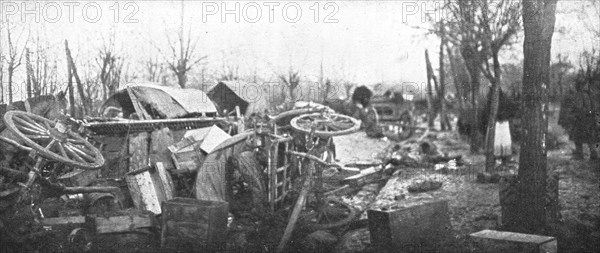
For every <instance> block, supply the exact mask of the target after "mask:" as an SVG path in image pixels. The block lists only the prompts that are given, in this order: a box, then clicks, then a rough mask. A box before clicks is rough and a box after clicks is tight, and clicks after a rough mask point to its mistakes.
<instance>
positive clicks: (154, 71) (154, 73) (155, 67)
mask: <svg viewBox="0 0 600 253" xmlns="http://www.w3.org/2000/svg"><path fill="white" fill-rule="evenodd" d="M144 65H145V67H146V74H147V75H148V77H147V79H148V81H150V82H157V83H158V82H160V81H161V80H160V78H161V76H162V75H163V73H164V70H165V68H164V65H163V64H162V63H160V61H159V60H158V58H156V57H149V58H148V60H146V62H145V63H144Z"/></svg>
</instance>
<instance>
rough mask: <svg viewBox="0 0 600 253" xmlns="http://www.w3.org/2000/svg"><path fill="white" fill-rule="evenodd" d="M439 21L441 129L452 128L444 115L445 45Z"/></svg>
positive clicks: (444, 36) (443, 29)
mask: <svg viewBox="0 0 600 253" xmlns="http://www.w3.org/2000/svg"><path fill="white" fill-rule="evenodd" d="M441 22H442V23H440V38H441V41H440V52H439V62H440V69H439V76H440V85H439V91H438V101H439V102H440V126H441V128H442V129H441V130H442V131H445V130H452V126H451V125H450V121H449V120H448V115H446V73H445V72H444V47H445V46H446V35H445V34H446V29H445V27H444V23H443V21H441Z"/></svg>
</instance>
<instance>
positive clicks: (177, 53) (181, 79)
mask: <svg viewBox="0 0 600 253" xmlns="http://www.w3.org/2000/svg"><path fill="white" fill-rule="evenodd" d="M183 10H184V4H183V1H181V23H180V25H179V32H178V33H177V39H176V40H175V41H172V40H171V38H170V37H169V33H167V32H165V37H166V38H167V42H168V44H169V47H170V49H171V53H170V54H169V55H167V54H166V53H163V51H162V50H161V49H160V47H156V49H157V50H158V52H159V53H160V54H161V55H162V56H163V57H165V59H166V60H167V64H168V66H169V69H171V71H173V73H174V74H175V76H176V77H177V82H178V84H179V87H181V88H185V87H186V84H187V73H188V71H190V70H191V69H192V68H193V67H194V66H196V65H198V64H199V63H200V62H201V61H203V60H204V59H206V57H207V56H199V55H198V54H197V52H196V46H197V45H198V38H196V39H195V40H194V42H192V26H191V25H190V26H189V29H188V32H187V34H184V32H183V30H184V23H183V17H184V12H183Z"/></svg>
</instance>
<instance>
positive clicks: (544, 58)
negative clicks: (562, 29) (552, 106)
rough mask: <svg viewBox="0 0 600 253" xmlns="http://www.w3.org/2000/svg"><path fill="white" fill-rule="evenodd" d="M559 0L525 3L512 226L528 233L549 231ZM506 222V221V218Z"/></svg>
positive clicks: (534, 0) (537, 0)
mask: <svg viewBox="0 0 600 253" xmlns="http://www.w3.org/2000/svg"><path fill="white" fill-rule="evenodd" d="M556 1H557V0H546V1H542V0H523V25H524V30H525V41H524V43H523V52H524V61H523V68H524V70H523V99H522V105H523V112H522V114H521V117H522V123H523V128H524V129H525V131H526V132H527V134H526V135H524V136H523V141H522V144H521V145H522V146H521V151H520V161H519V173H518V182H519V183H518V189H519V194H518V195H517V196H518V198H517V202H518V203H517V205H515V208H518V211H517V213H518V214H519V215H514V216H513V217H512V218H514V219H515V220H512V221H511V222H512V224H513V225H516V226H518V227H520V228H519V229H518V230H521V231H523V232H527V233H540V232H541V231H542V230H543V229H544V228H546V225H547V224H546V217H547V212H546V210H545V206H546V200H545V196H546V192H547V190H546V187H547V182H546V180H547V165H548V164H547V154H546V148H545V146H546V141H545V139H546V131H547V129H548V118H547V116H546V112H547V108H548V92H547V89H548V83H549V81H550V80H549V65H550V48H551V44H552V34H553V32H554V23H555V12H556ZM503 219H504V218H503Z"/></svg>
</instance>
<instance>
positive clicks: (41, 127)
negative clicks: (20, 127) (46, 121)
mask: <svg viewBox="0 0 600 253" xmlns="http://www.w3.org/2000/svg"><path fill="white" fill-rule="evenodd" d="M21 119H23V120H25V121H27V122H29V123H30V124H33V125H35V126H37V127H38V128H39V129H43V130H48V128H44V126H43V125H40V123H38V122H36V121H35V120H33V119H31V118H29V117H27V116H23V117H21Z"/></svg>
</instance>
